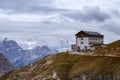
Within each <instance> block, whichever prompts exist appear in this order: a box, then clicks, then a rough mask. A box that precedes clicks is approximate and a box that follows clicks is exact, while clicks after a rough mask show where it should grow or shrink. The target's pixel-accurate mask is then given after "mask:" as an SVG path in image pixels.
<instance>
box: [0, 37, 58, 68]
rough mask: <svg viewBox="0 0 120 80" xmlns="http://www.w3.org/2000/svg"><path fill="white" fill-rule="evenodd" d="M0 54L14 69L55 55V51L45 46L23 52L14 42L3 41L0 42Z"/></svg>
mask: <svg viewBox="0 0 120 80" xmlns="http://www.w3.org/2000/svg"><path fill="white" fill-rule="evenodd" d="M0 52H2V53H3V54H4V55H5V56H6V57H7V58H8V59H9V60H10V62H12V63H13V65H14V66H15V67H20V66H24V65H27V64H30V63H32V62H35V61H37V60H39V59H41V58H43V57H44V56H46V55H49V54H54V53H57V52H58V51H57V50H55V49H50V48H49V47H47V46H42V47H40V46H37V47H35V48H34V49H30V50H25V49H23V48H22V47H20V46H19V45H18V44H17V42H16V41H14V40H7V39H4V40H3V41H1V42H0Z"/></svg>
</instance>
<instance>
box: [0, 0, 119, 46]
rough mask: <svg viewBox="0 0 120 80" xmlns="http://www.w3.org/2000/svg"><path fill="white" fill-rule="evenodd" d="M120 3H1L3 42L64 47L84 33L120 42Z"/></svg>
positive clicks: (64, 0)
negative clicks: (78, 33)
mask: <svg viewBox="0 0 120 80" xmlns="http://www.w3.org/2000/svg"><path fill="white" fill-rule="evenodd" d="M119 4H120V0H111V1H106V0H0V39H1V40H2V39H4V38H5V37H7V38H9V39H13V40H16V41H17V42H18V43H19V44H20V45H21V46H22V47H24V48H27V47H28V45H31V44H33V46H35V45H40V46H41V45H49V46H51V47H56V46H60V42H61V40H63V41H64V43H65V44H66V41H67V40H68V41H69V43H72V42H75V36H74V34H76V33H77V32H78V31H80V30H89V31H97V32H100V33H102V34H104V35H105V43H109V42H112V41H115V40H118V39H120V5H119Z"/></svg>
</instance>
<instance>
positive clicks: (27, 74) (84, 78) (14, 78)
mask: <svg viewBox="0 0 120 80" xmlns="http://www.w3.org/2000/svg"><path fill="white" fill-rule="evenodd" d="M0 80H120V57H108V56H83V55H78V54H68V53H59V54H55V55H52V56H46V57H44V58H43V59H41V60H40V61H37V62H35V63H33V64H30V65H27V66H24V67H22V68H19V69H16V70H13V71H10V72H9V73H7V74H5V75H3V76H2V77H0Z"/></svg>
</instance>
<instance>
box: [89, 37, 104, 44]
mask: <svg viewBox="0 0 120 80" xmlns="http://www.w3.org/2000/svg"><path fill="white" fill-rule="evenodd" d="M89 43H90V45H93V44H103V38H100V37H89Z"/></svg>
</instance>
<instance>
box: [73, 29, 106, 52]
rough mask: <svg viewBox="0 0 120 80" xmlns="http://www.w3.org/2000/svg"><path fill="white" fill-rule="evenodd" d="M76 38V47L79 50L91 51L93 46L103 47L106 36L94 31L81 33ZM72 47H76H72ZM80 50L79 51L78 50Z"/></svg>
mask: <svg viewBox="0 0 120 80" xmlns="http://www.w3.org/2000/svg"><path fill="white" fill-rule="evenodd" d="M75 36H76V47H77V51H78V50H89V49H90V48H91V46H92V47H93V46H94V45H102V44H104V43H103V40H104V35H102V34H100V33H98V32H92V31H80V32H78V33H77V34H75ZM71 47H75V46H72V45H71ZM78 48H79V49H78Z"/></svg>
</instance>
